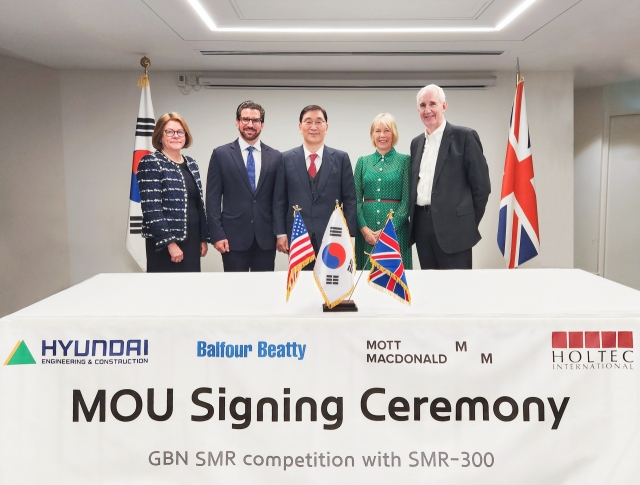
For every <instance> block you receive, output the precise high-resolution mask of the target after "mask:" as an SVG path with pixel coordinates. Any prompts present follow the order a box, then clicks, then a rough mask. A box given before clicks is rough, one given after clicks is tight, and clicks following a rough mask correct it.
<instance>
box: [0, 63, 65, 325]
mask: <svg viewBox="0 0 640 485" xmlns="http://www.w3.org/2000/svg"><path fill="white" fill-rule="evenodd" d="M0 113H1V114H2V116H1V117H0V167H1V169H2V172H1V175H0V317H2V316H4V315H6V314H8V313H11V312H14V311H16V310H19V309H20V308H22V307H24V306H27V305H29V304H31V303H35V302H36V301H38V300H40V299H42V298H45V297H47V296H49V295H51V294H53V293H55V292H57V291H60V290H63V289H65V288H66V287H68V286H69V248H68V241H67V215H66V210H65V198H64V186H65V180H64V164H63V153H62V145H63V138H62V116H61V113H60V82H59V73H58V72H57V71H55V70H53V69H48V68H44V67H41V66H38V65H36V64H33V63H30V62H24V61H20V60H17V59H12V58H9V57H3V56H0Z"/></svg>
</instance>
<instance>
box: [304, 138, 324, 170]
mask: <svg viewBox="0 0 640 485" xmlns="http://www.w3.org/2000/svg"><path fill="white" fill-rule="evenodd" d="M302 148H303V149H304V161H305V163H306V164H307V172H308V171H309V166H310V165H311V158H309V155H311V152H310V151H309V150H307V147H306V146H304V145H302ZM323 153H324V145H322V146H321V147H320V148H318V151H317V152H316V155H318V156H317V158H316V162H315V163H316V173H318V172H319V171H320V165H322V154H323Z"/></svg>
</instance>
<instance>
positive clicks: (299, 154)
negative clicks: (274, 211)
mask: <svg viewBox="0 0 640 485" xmlns="http://www.w3.org/2000/svg"><path fill="white" fill-rule="evenodd" d="M293 163H294V164H295V166H296V170H297V171H298V175H299V176H300V181H301V182H302V186H303V187H304V189H305V190H306V191H307V195H308V196H309V199H310V200H313V197H312V195H311V186H310V184H309V174H308V173H307V162H306V160H305V159H304V148H302V146H299V147H298V148H296V154H295V157H294V161H293Z"/></svg>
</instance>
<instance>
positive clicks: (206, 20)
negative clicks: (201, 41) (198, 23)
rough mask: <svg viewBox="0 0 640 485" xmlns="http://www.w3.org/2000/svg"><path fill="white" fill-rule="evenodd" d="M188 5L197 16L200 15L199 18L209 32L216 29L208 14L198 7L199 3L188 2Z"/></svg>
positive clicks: (196, 1)
mask: <svg viewBox="0 0 640 485" xmlns="http://www.w3.org/2000/svg"><path fill="white" fill-rule="evenodd" d="M189 3H190V4H191V6H192V7H193V9H194V10H195V11H196V12H197V14H198V15H200V18H201V19H202V20H203V21H204V23H205V24H206V25H207V27H209V29H210V30H216V29H217V27H216V24H215V23H213V20H211V17H209V14H208V13H207V12H206V11H205V9H204V8H203V7H202V5H200V2H198V0H189Z"/></svg>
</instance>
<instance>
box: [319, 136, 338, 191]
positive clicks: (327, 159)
mask: <svg viewBox="0 0 640 485" xmlns="http://www.w3.org/2000/svg"><path fill="white" fill-rule="evenodd" d="M334 154H335V152H334V151H333V150H332V149H331V148H329V147H328V146H326V145H325V146H324V150H323V152H322V165H320V175H319V177H320V180H318V191H317V192H316V199H317V198H318V197H320V194H321V193H322V190H323V189H324V186H325V185H326V184H327V180H329V175H330V174H331V169H332V168H333V164H334V163H335V160H334V157H333V156H334Z"/></svg>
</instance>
